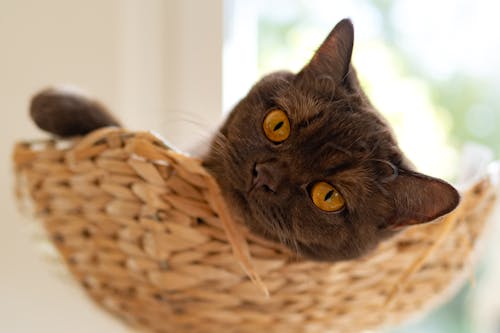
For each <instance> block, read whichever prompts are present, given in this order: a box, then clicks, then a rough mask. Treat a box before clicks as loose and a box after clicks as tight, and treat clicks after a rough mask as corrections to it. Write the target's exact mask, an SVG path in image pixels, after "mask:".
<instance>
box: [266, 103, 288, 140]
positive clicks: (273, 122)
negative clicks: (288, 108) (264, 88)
mask: <svg viewBox="0 0 500 333" xmlns="http://www.w3.org/2000/svg"><path fill="white" fill-rule="evenodd" d="M262 127H263V129H264V134H265V135H266V137H267V138H268V139H269V140H271V141H272V142H274V143H280V142H283V141H285V140H286V139H287V138H288V137H289V136H290V122H289V121H288V116H287V115H286V113H285V112H284V111H282V110H279V109H276V110H272V111H270V112H269V113H268V114H267V115H266V117H265V118H264V123H263V124H262Z"/></svg>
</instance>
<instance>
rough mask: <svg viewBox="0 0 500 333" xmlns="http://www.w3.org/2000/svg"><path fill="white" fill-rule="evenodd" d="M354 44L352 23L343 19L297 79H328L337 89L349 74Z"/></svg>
mask: <svg viewBox="0 0 500 333" xmlns="http://www.w3.org/2000/svg"><path fill="white" fill-rule="evenodd" d="M353 43H354V28H353V25H352V22H351V20H349V19H343V20H342V21H340V22H339V23H337V25H336V26H335V27H334V28H333V30H332V31H331V32H330V34H329V35H328V37H326V39H325V41H324V42H323V44H321V46H320V47H319V48H318V50H317V51H316V53H315V54H314V56H313V57H312V59H311V61H310V62H309V63H308V64H307V65H306V66H305V67H304V68H303V69H302V70H301V71H300V72H299V73H298V74H297V79H298V80H299V81H300V80H307V82H311V81H313V80H325V79H328V80H330V81H331V84H332V85H335V87H336V86H338V85H340V84H342V83H343V82H344V80H345V79H346V77H347V74H348V73H349V67H350V64H351V56H352V48H353Z"/></svg>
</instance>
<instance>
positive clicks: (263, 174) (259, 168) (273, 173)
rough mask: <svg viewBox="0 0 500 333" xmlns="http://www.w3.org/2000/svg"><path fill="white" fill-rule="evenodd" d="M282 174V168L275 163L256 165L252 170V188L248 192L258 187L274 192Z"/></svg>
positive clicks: (268, 162)
mask: <svg viewBox="0 0 500 333" xmlns="http://www.w3.org/2000/svg"><path fill="white" fill-rule="evenodd" d="M283 174H284V172H283V166H282V165H280V164H279V163H277V162H275V161H267V162H261V163H256V164H255V166H254V168H253V179H252V186H251V188H250V191H249V192H251V191H252V190H254V189H256V188H259V187H262V188H264V189H266V190H268V191H271V192H276V190H277V188H278V185H279V184H280V182H281V180H282V178H283Z"/></svg>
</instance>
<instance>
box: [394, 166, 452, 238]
mask: <svg viewBox="0 0 500 333" xmlns="http://www.w3.org/2000/svg"><path fill="white" fill-rule="evenodd" d="M389 191H390V192H391V194H392V197H393V204H394V214H393V217H392V218H391V219H390V221H388V222H389V224H388V225H387V227H388V228H390V229H396V228H399V227H404V226H409V225H414V224H420V223H426V222H430V221H433V220H435V219H437V218H438V217H440V216H443V215H445V214H447V213H449V212H451V211H452V210H453V209H455V208H456V207H457V205H458V203H459V201H460V195H459V194H458V192H457V190H456V189H455V188H454V187H453V186H451V185H450V184H448V183H446V182H445V181H443V180H441V179H437V178H433V177H430V176H426V175H423V174H420V173H417V172H411V173H406V172H405V173H402V174H399V175H398V176H397V177H396V178H395V179H394V180H392V181H391V182H390V183H389Z"/></svg>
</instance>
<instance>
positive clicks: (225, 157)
mask: <svg viewBox="0 0 500 333" xmlns="http://www.w3.org/2000/svg"><path fill="white" fill-rule="evenodd" d="M353 40H354V31H353V26H352V23H351V22H350V20H348V19H345V20H342V21H341V22H339V23H338V24H337V25H336V26H335V28H334V29H333V30H332V32H331V33H330V34H329V35H328V37H327V38H326V40H325V41H324V42H323V44H322V45H321V46H320V47H319V49H318V50H317V51H316V53H315V55H314V56H313V58H312V59H311V61H310V62H309V63H308V64H307V65H306V66H305V67H304V68H303V69H302V70H301V71H300V72H299V73H297V74H293V73H290V72H276V73H272V74H270V75H267V76H265V77H264V78H263V79H261V80H260V81H259V82H257V84H255V86H254V87H253V88H252V89H251V90H250V92H249V93H248V94H247V96H246V97H245V98H243V99H242V100H241V101H240V102H239V103H238V104H237V105H236V107H235V108H234V109H233V110H232V112H231V114H230V115H229V116H228V118H227V120H226V121H225V122H224V124H223V125H222V127H221V128H220V130H219V131H218V133H217V134H216V135H215V137H214V139H213V142H212V143H211V149H210V151H209V152H208V154H207V155H206V156H204V157H203V161H204V166H205V167H206V168H207V169H208V170H209V171H210V172H211V173H212V174H213V176H214V177H215V178H216V179H217V181H218V183H219V185H220V186H221V189H222V191H223V194H224V196H225V198H226V200H227V201H228V203H229V206H231V207H232V208H233V210H234V213H235V214H238V215H240V216H241V217H242V218H243V220H244V223H245V224H246V225H247V226H248V227H249V228H250V229H251V230H252V231H253V232H255V233H258V234H260V235H262V236H264V237H267V238H269V239H272V240H274V241H278V242H281V243H283V244H285V245H286V246H288V247H289V248H291V249H292V250H293V251H295V252H296V253H298V254H299V255H302V256H305V257H307V258H310V259H314V260H325V261H337V260H345V259H352V258H357V257H359V256H361V255H363V254H365V253H367V252H368V251H369V250H371V249H373V248H374V247H375V246H376V245H377V244H378V243H379V242H380V241H381V240H383V239H385V238H387V237H389V236H391V235H394V234H395V233H396V232H397V229H399V228H400V227H404V226H410V225H414V224H419V223H425V222H429V221H432V220H434V219H436V218H438V217H440V216H442V215H444V214H447V213H449V212H450V211H452V210H453V209H454V208H455V207H456V206H457V205H458V202H459V194H458V192H457V191H456V190H455V189H454V188H453V187H452V186H451V185H449V184H448V183H446V182H444V181H442V180H440V179H436V178H432V177H429V176H426V175H423V174H420V173H417V172H416V171H414V168H413V166H412V164H411V163H410V162H409V161H408V160H407V159H406V158H405V156H404V155H403V153H402V152H401V150H400V149H399V147H398V145H397V143H396V140H395V138H394V135H393V133H392V131H391V129H390V127H389V126H388V125H387V123H386V121H385V119H383V117H382V116H381V115H380V114H379V113H378V112H377V111H376V110H375V109H374V108H373V106H372V105H371V104H370V102H369V100H368V98H367V97H366V95H365V94H364V93H363V91H362V89H361V87H360V85H359V82H358V80H357V77H356V73H355V71H354V69H353V67H352V66H351V53H352V48H353ZM69 100H71V103H66V102H65V101H69ZM76 111H78V112H76ZM75 112H76V113H77V114H78V116H76V115H75V116H69V115H70V114H74V113H75ZM31 115H32V117H33V119H34V121H35V122H36V123H37V124H38V125H39V126H40V127H41V128H43V129H46V130H49V131H50V132H52V133H56V134H59V135H64V136H66V135H70V134H84V133H85V132H87V131H90V130H92V129H95V128H98V127H102V126H107V125H117V124H118V122H117V121H116V120H114V118H113V117H112V116H110V115H109V114H108V113H107V112H106V111H105V110H103V109H102V108H101V107H100V106H98V104H97V103H96V102H93V101H89V100H87V99H83V98H81V97H78V96H74V95H67V94H64V93H62V94H61V93H59V92H57V91H45V92H42V93H40V94H39V95H37V96H35V97H34V99H33V102H32V105H31ZM61 117H64V119H65V120H64V121H62V122H61V121H59V122H58V123H57V124H56V122H54V118H60V119H61ZM90 120H91V121H90ZM81 122H85V125H82V124H81ZM83 129H84V130H83Z"/></svg>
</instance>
